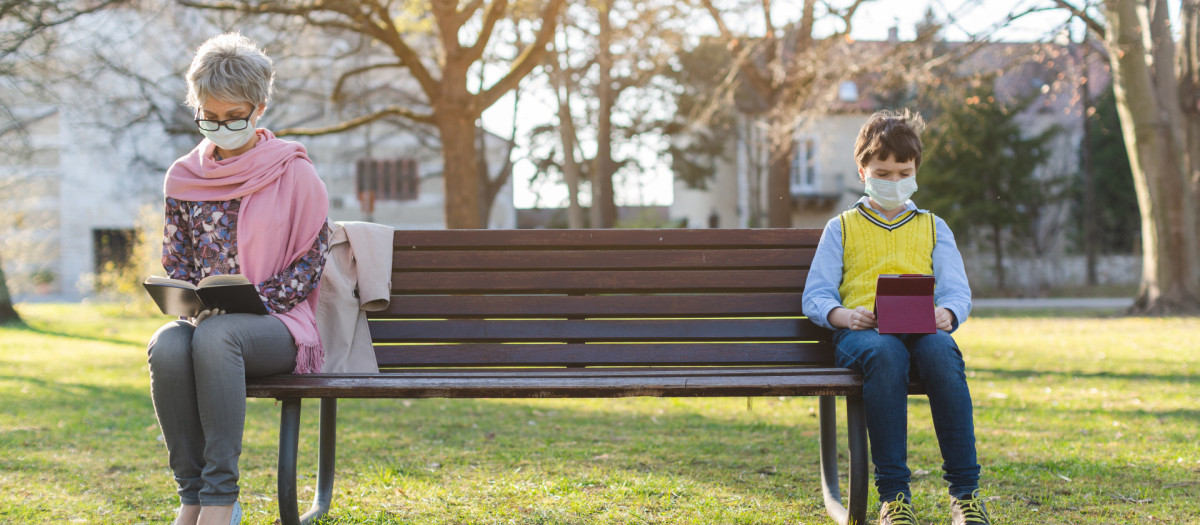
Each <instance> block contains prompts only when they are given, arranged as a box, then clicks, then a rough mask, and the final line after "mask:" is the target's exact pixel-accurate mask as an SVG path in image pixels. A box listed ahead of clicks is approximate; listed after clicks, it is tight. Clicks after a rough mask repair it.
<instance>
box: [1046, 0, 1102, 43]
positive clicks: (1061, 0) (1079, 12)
mask: <svg viewBox="0 0 1200 525" xmlns="http://www.w3.org/2000/svg"><path fill="white" fill-rule="evenodd" d="M1054 3H1055V4H1057V5H1058V6H1059V7H1061V8H1063V9H1066V10H1067V11H1070V12H1071V14H1072V15H1073V16H1075V18H1078V19H1080V20H1082V21H1083V23H1084V24H1087V26H1088V29H1091V30H1092V32H1093V33H1096V35H1098V36H1099V37H1100V38H1104V33H1105V29H1104V24H1101V23H1100V22H1098V21H1096V19H1095V18H1093V17H1092V16H1091V15H1088V14H1087V13H1085V12H1084V10H1083V9H1080V8H1078V7H1075V6H1073V5H1071V4H1070V3H1068V2H1067V1H1066V0H1054Z"/></svg>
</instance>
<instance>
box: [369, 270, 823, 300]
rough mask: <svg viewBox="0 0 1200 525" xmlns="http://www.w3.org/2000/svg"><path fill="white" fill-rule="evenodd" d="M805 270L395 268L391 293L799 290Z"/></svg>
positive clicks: (805, 274)
mask: <svg viewBox="0 0 1200 525" xmlns="http://www.w3.org/2000/svg"><path fill="white" fill-rule="evenodd" d="M807 278H808V270H795V269H787V270H689V271H657V270H653V271H649V270H648V271H595V270H589V271H544V272H521V271H513V272H496V271H479V272H475V271H464V272H396V273H393V274H392V293H393V294H397V295H413V294H438V293H447V294H487V293H547V294H553V293H606V294H615V293H704V292H743V291H760V292H800V291H802V290H803V289H804V281H805V279H807Z"/></svg>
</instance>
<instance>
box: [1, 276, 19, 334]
mask: <svg viewBox="0 0 1200 525" xmlns="http://www.w3.org/2000/svg"><path fill="white" fill-rule="evenodd" d="M20 321H21V316H20V315H17V311H16V309H14V308H13V301H12V295H11V294H9V293H8V279H7V278H6V277H5V275H4V261H3V260H0V324H5V323H10V322H20Z"/></svg>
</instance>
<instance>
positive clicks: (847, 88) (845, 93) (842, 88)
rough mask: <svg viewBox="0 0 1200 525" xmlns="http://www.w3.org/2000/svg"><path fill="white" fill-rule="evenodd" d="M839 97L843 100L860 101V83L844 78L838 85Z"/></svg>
mask: <svg viewBox="0 0 1200 525" xmlns="http://www.w3.org/2000/svg"><path fill="white" fill-rule="evenodd" d="M838 98H839V99H841V101H842V102H858V84H855V83H854V81H853V80H843V81H842V83H841V84H839V85H838Z"/></svg>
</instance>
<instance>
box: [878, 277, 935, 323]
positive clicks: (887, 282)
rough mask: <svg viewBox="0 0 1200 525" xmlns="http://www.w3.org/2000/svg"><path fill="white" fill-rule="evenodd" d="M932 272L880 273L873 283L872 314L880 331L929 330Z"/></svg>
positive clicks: (931, 303) (931, 320) (931, 308)
mask: <svg viewBox="0 0 1200 525" xmlns="http://www.w3.org/2000/svg"><path fill="white" fill-rule="evenodd" d="M933 287H934V281H933V276H932V275H920V274H901V275H896V274H883V275H880V276H879V281H878V283H877V284H876V286H875V317H876V321H877V322H878V323H879V333H881V334H932V333H934V332H937V322H936V320H935V319H934V316H933Z"/></svg>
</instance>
